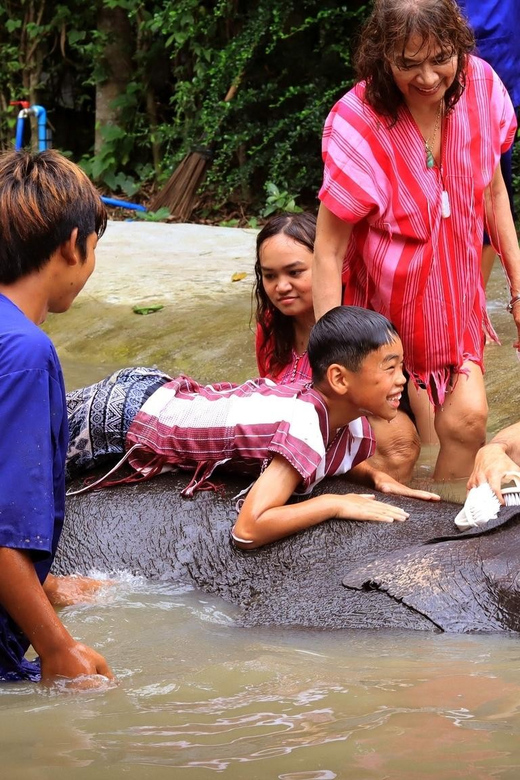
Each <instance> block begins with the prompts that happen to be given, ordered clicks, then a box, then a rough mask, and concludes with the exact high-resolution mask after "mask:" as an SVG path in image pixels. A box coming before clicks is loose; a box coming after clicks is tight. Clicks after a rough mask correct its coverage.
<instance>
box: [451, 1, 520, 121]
mask: <svg viewBox="0 0 520 780" xmlns="http://www.w3.org/2000/svg"><path fill="white" fill-rule="evenodd" d="M459 5H460V7H461V8H462V10H463V11H465V13H466V16H467V18H468V20H469V23H470V24H471V27H472V28H473V32H474V33H475V38H476V40H477V54H478V56H479V57H482V59H483V60H486V61H487V62H489V64H490V65H491V67H492V68H493V70H495V71H496V72H497V73H498V75H499V76H500V79H501V80H502V81H503V82H504V86H505V88H506V89H507V91H508V92H509V94H510V96H511V100H512V101H513V105H514V106H515V108H516V107H518V106H520V35H519V30H520V2H519V1H518V0H459Z"/></svg>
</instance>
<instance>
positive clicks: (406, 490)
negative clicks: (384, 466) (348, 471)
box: [374, 471, 441, 501]
mask: <svg viewBox="0 0 520 780" xmlns="http://www.w3.org/2000/svg"><path fill="white" fill-rule="evenodd" d="M374 487H375V488H376V490H379V491H380V492H381V493H388V494H389V495H394V496H407V497H408V498H420V499H421V500H422V501H440V500H441V497H440V496H439V495H438V494H437V493H430V491H429V490H415V489H414V488H411V487H408V485H403V483H402V482H398V481H397V480H396V479H394V478H393V477H391V476H389V475H388V474H385V473H384V472H382V471H379V472H377V476H375V477H374Z"/></svg>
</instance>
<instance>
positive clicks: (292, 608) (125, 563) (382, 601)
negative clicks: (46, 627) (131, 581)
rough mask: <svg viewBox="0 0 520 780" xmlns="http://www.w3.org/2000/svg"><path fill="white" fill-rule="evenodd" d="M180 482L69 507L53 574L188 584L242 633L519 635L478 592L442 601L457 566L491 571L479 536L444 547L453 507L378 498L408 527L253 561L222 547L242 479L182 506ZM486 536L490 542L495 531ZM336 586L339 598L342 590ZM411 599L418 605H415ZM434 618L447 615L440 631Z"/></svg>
mask: <svg viewBox="0 0 520 780" xmlns="http://www.w3.org/2000/svg"><path fill="white" fill-rule="evenodd" d="M187 481H188V478H187V477H186V476H185V475H178V474H166V475H163V476H161V477H157V478H156V479H154V480H151V481H150V482H145V483H141V484H134V485H121V486H116V487H111V488H105V489H103V490H100V491H96V492H90V493H85V494H82V495H79V496H73V497H70V498H68V499H67V509H66V522H65V528H64V531H63V534H62V538H61V541H60V547H59V550H58V555H57V557H56V561H55V566H54V571H55V572H56V573H58V574H70V573H88V572H89V571H90V570H91V569H97V570H100V571H103V572H107V573H113V572H117V571H122V570H124V571H130V572H132V573H134V574H141V575H144V576H146V577H148V578H151V579H160V580H169V581H173V582H178V583H187V584H191V585H193V586H195V587H196V588H198V589H200V590H202V591H204V592H207V593H212V594H215V595H218V596H220V597H222V598H223V599H224V600H225V601H227V602H229V603H232V604H234V605H236V607H237V610H236V615H235V617H236V621H237V623H238V624H240V625H292V626H302V627H315V628H361V629H368V628H389V629H393V628H407V629H419V630H429V631H438V630H448V631H457V632H466V631H497V630H508V631H509V630H512V629H513V630H516V629H515V627H514V626H513V625H512V623H511V620H509V619H505V620H501V619H500V617H497V607H496V603H495V601H496V598H497V597H498V596H497V594H498V591H499V588H498V587H497V588H496V589H495V592H494V593H493V599H495V601H493V603H488V601H487V600H486V594H483V593H482V592H480V593H474V594H473V595H472V593H471V587H467V588H466V590H465V591H464V593H463V594H462V597H461V598H459V595H458V592H459V591H460V583H457V582H455V588H454V589H452V590H454V591H455V592H454V595H453V597H452V598H451V599H447V601H449V604H447V603H446V599H445V601H444V602H443V599H442V598H439V592H440V590H441V583H442V588H444V590H445V591H446V592H448V593H449V592H450V585H449V583H450V581H455V580H456V577H455V575H456V572H454V568H453V567H454V566H460V565H461V560H464V561H468V563H467V564H466V565H465V568H464V570H463V575H464V578H465V581H466V580H467V579H469V580H471V577H472V576H473V577H478V578H480V579H483V578H484V579H485V578H489V571H488V569H486V568H485V566H484V567H483V563H482V562H483V560H484V559H485V560H486V565H487V563H488V561H487V559H486V555H487V552H486V544H488V543H487V542H486V534H484V535H479V536H477V537H469V538H464V539H463V538H462V537H464V536H465V535H463V534H462V535H461V538H460V540H459V539H458V538H457V539H455V540H453V537H454V536H456V533H454V531H456V529H455V526H454V523H453V519H454V517H455V515H456V514H457V511H458V509H459V508H460V507H459V506H457V505H456V504H450V503H447V502H441V503H440V504H431V503H427V502H423V501H417V500H414V499H404V498H396V497H390V496H383V495H379V496H378V498H379V499H380V500H383V501H387V502H389V503H396V504H399V505H400V506H403V507H404V508H405V509H406V511H408V512H409V513H410V517H409V519H408V520H407V521H406V522H404V523H392V524H387V523H367V522H356V521H341V520H329V521H327V522H325V523H322V524H320V525H318V526H315V527H314V528H311V529H308V530H306V531H304V532H302V533H299V534H296V535H294V536H292V537H289V538H287V539H284V540H281V541H279V542H276V543H274V544H271V545H268V546H266V547H264V548H262V549H260V550H254V551H250V552H243V551H240V550H237V549H235V548H234V546H233V544H232V543H231V541H230V529H231V527H232V525H233V522H234V519H235V517H236V511H235V503H236V501H235V500H233V497H234V496H236V494H237V493H238V492H239V491H240V490H241V489H242V488H243V487H245V486H246V485H247V484H248V483H249V480H247V481H246V480H243V479H241V478H237V477H232V478H227V479H226V485H225V486H223V487H222V489H221V490H220V491H219V492H217V493H215V492H204V493H198V494H196V495H195V497H194V498H192V499H185V498H182V497H181V496H180V495H179V491H180V490H181V489H182V487H184V486H185V485H186V483H187ZM317 492H335V493H348V492H356V493H361V492H366V487H365V488H361V487H360V486H356V485H352V484H349V483H347V482H346V481H345V480H342V479H340V478H336V479H334V480H326V481H324V482H323V483H322V484H321V485H320V486H319V488H318V491H317ZM505 511H506V512H508V511H510V510H505ZM511 522H513V521H511ZM507 526H508V523H506V525H505V526H504V528H506V527H507ZM494 533H495V536H496V539H495V541H494V545H495V547H496V546H497V545H498V546H500V542H499V541H497V539H498V536H499V535H501V533H502V531H500V529H496V530H495V532H494ZM519 533H520V529H519ZM450 535H451V538H449V539H448V540H446V541H436V542H435V544H429V545H425V542H427V541H428V540H431V539H432V538H437V537H441V538H442V537H445V536H448V537H450ZM512 536H513V537H514V533H511V532H510V531H508V532H507V533H506V535H505V537H507V542H506V544H507V545H509V549H513V548H514V544H513V543H512V538H511V537H512ZM488 537H489V538H492V532H490V533H489V534H488ZM505 537H504V538H505ZM461 544H464V545H465V547H464V548H462V547H460V550H461V555H459V554H458V553H454V552H453V549H455V548H457V545H461ZM450 545H451V548H452V549H451V551H450ZM444 548H446V550H447V552H446V555H445V558H446V560H445V561H444V553H443V549H444ZM433 550H435V553H434V554H433V553H432V551H433ZM425 551H427V554H426V553H425ZM495 553H496V550H495ZM403 556H404V559H403ZM406 556H408V559H407V558H406ZM428 556H430V557H428ZM495 558H496V555H495ZM374 560H375V561H377V566H378V567H379V570H380V571H381V573H382V579H384V577H391V576H393V573H394V570H395V571H396V572H397V573H398V575H399V587H400V588H401V590H403V589H404V590H406V594H404V595H405V596H406V597H405V598H404V597H403V595H402V594H401V593H400V591H399V587H397V586H396V587H394V586H393V584H391V585H390V586H389V587H387V586H386V585H385V583H384V582H382V584H381V585H380V584H378V577H377V571H376V570H375V569H370V562H371V561H374ZM407 560H408V563H409V570H410V578H409V583H408V581H407V576H406V565H407ZM403 561H404V562H403ZM421 561H423V563H422V564H421ZM490 565H491V566H492V565H493V564H492V563H491V564H490ZM504 565H505V564H504ZM365 566H366V567H367V570H366V571H365V570H364V568H363V567H365ZM488 568H489V567H488ZM506 568H507V566H506ZM439 572H441V573H442V572H443V576H441V574H440V573H439ZM350 575H352V576H350ZM344 579H345V580H346V582H347V585H348V587H345V586H344V585H343V584H342V583H343V580H344ZM506 580H507V578H506V579H504V578H502V580H501V583H500V584H499V585H500V586H505V588H506V592H505V593H503V595H502V596H501V597H500V598H502V600H503V601H504V602H506V601H508V600H509V602H510V606H509V607H508V609H507V610H506V611H507V613H508V614H509V615H510V614H511V613H512V612H514V611H515V609H516V606H517V602H516V591H515V592H510V591H508V587H509V585H510V584H511V577H510V578H509V580H508V581H506ZM430 581H431V584H432V588H431V589H429V583H430ZM508 582H509V585H508ZM407 584H409V587H407ZM415 588H416V589H417V592H418V594H419V596H418V597H417V598H416V599H415V600H414V598H413V593H414V589H415ZM513 590H514V588H513ZM410 591H411V593H412V595H411V596H410ZM429 596H430V597H431V599H430V600H431V604H430V605H429V602H428V599H429ZM457 599H458V601H457ZM429 606H430V607H431V609H430V608H429ZM443 609H446V611H447V614H448V618H447V619H446V620H445V621H443V614H442V612H443Z"/></svg>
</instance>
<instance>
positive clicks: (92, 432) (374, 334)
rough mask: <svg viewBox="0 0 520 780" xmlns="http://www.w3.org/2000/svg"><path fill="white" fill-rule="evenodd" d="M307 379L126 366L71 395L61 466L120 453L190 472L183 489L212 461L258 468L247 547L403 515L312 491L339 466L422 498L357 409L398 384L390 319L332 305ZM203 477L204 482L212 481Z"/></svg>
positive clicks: (395, 392) (74, 468) (386, 405)
mask: <svg viewBox="0 0 520 780" xmlns="http://www.w3.org/2000/svg"><path fill="white" fill-rule="evenodd" d="M308 354H309V361H310V365H311V368H312V372H313V382H312V384H309V383H307V384H305V383H301V382H299V383H295V384H288V385H283V386H282V385H275V384H274V383H273V382H271V381H270V380H268V379H255V380H250V381H248V382H246V383H245V384H243V385H238V386H237V385H232V384H229V383H221V384H218V385H207V386H205V387H203V386H200V385H199V384H198V383H197V382H195V381H194V380H192V379H189V378H187V377H178V378H177V379H174V380H170V378H169V377H168V376H166V375H165V374H162V373H161V372H160V371H158V370H156V369H145V368H131V369H123V370H121V371H118V372H116V374H114V375H112V376H111V377H109V378H108V379H106V380H103V381H102V382H99V383H97V384H96V385H91V386H90V387H87V388H84V389H81V390H77V391H74V392H72V393H69V394H68V396H67V407H68V413H69V429H70V439H71V441H70V445H69V451H68V468H69V474H70V475H72V474H74V473H77V472H78V470H80V469H82V468H90V467H92V466H93V465H98V464H99V463H100V462H101V461H102V460H103V459H106V458H107V456H114V455H117V454H122V453H123V452H124V451H125V450H126V451H127V454H126V456H125V459H126V458H128V461H129V463H130V465H131V466H132V468H133V469H134V470H135V471H136V472H137V475H135V476H131V477H130V478H128V481H135V480H136V478H138V479H139V478H143V479H148V478H151V477H153V476H155V475H156V474H159V473H161V472H163V471H167V470H169V469H171V468H172V467H179V468H183V469H189V470H192V471H193V472H194V474H193V477H192V479H191V481H190V483H189V485H188V486H187V487H186V488H185V489H184V491H183V494H184V495H186V496H190V495H192V494H193V493H194V492H195V491H196V490H200V489H204V488H206V487H208V479H209V477H210V476H211V474H212V473H213V471H214V469H215V468H217V467H221V466H225V467H228V468H232V469H233V470H235V471H246V472H253V473H255V475H259V476H258V478H257V480H256V482H255V483H254V484H253V485H252V486H251V488H250V489H249V490H248V492H247V496H246V498H245V499H244V501H243V503H242V506H241V508H240V511H239V515H238V518H237V521H236V524H235V527H234V529H233V532H232V535H233V540H234V542H235V544H236V545H237V546H238V547H241V548H243V549H253V548H255V547H259V546H261V545H263V544H267V543H269V542H273V541H275V540H277V539H281V538H282V537H284V536H288V535H289V534H293V533H296V532H297V531H301V530H303V529H304V528H308V527H310V526H312V525H316V524H317V523H320V522H322V521H324V520H327V519H328V518H332V517H337V518H342V519H353V520H373V521H380V522H393V521H394V520H405V519H406V517H407V516H408V515H407V514H406V512H404V511H403V510H402V509H400V508H399V507H395V506H391V505H390V504H386V503H384V502H380V501H375V500H374V496H373V495H357V494H349V495H343V496H341V495H334V494H327V495H322V496H317V497H314V498H310V499H308V500H306V501H300V502H297V503H291V504H288V505H287V504H286V502H287V501H288V500H289V498H290V497H291V496H292V495H293V494H294V493H296V494H308V493H310V492H311V491H312V489H313V487H314V486H315V485H316V484H317V483H318V482H320V481H321V480H322V479H323V478H324V477H326V476H334V475H339V474H346V473H347V472H348V474H349V479H353V480H356V481H359V482H361V483H363V484H367V485H369V486H371V487H373V488H376V489H377V490H380V491H381V492H384V493H392V494H395V495H405V496H412V497H415V498H422V499H425V500H429V501H436V500H439V496H437V495H436V494H434V493H429V492H427V491H422V490H413V489H411V488H408V487H407V486H405V485H402V484H401V483H399V482H397V481H396V480H395V479H393V478H392V477H390V476H388V475H387V474H385V473H383V472H381V471H376V470H375V469H373V468H372V467H371V466H370V465H369V464H368V463H366V462H365V461H366V459H367V458H369V457H370V456H371V455H372V453H373V451H374V446H375V444H374V439H373V435H372V431H371V428H370V425H369V424H368V421H367V420H366V418H365V417H363V416H362V415H364V414H374V415H376V416H378V417H380V418H382V419H386V420H391V419H393V418H394V417H395V415H396V413H397V409H398V407H399V400H400V398H401V391H402V389H403V386H404V384H405V378H404V376H403V373H402V361H403V353H402V346H401V341H400V339H399V336H398V334H397V332H396V330H395V328H394V326H393V325H392V324H391V323H390V322H389V321H388V320H387V319H386V318H385V317H383V316H381V315H380V314H377V313H376V312H372V311H368V310H366V309H361V308H358V307H355V306H338V307H337V308H335V309H332V310H331V311H329V312H327V314H325V315H324V316H323V317H322V318H321V319H320V320H319V321H318V322H317V323H316V325H315V326H314V328H313V330H312V332H311V337H310V340H309V346H308ZM209 486H211V483H209Z"/></svg>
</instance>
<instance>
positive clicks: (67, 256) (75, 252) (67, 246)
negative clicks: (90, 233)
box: [60, 227, 81, 265]
mask: <svg viewBox="0 0 520 780" xmlns="http://www.w3.org/2000/svg"><path fill="white" fill-rule="evenodd" d="M60 252H61V254H62V257H63V258H64V260H65V261H66V262H67V264H68V265H76V264H77V263H80V262H81V252H80V250H79V247H78V228H77V227H75V228H74V230H73V231H72V233H71V234H70V236H69V237H68V238H67V240H66V241H64V242H63V243H62V244H60Z"/></svg>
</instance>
